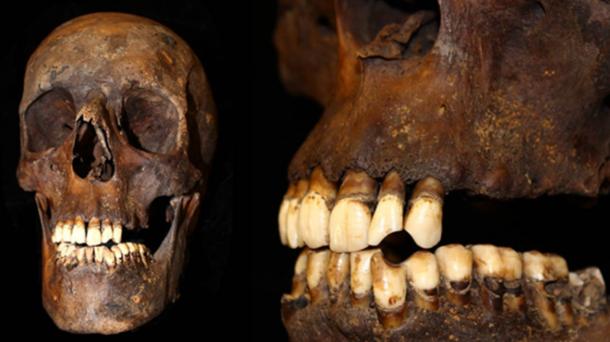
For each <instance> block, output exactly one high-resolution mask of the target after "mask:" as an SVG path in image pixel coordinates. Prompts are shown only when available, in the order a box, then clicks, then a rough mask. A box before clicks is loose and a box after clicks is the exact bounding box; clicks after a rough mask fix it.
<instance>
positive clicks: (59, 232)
mask: <svg viewBox="0 0 610 342" xmlns="http://www.w3.org/2000/svg"><path fill="white" fill-rule="evenodd" d="M63 225H64V223H63V221H57V224H55V229H53V235H52V237H51V241H53V243H60V242H61V240H62V239H63Z"/></svg>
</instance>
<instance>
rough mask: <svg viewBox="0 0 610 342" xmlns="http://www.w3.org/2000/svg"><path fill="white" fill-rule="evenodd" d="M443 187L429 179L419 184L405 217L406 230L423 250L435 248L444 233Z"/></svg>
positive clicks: (434, 180)
mask: <svg viewBox="0 0 610 342" xmlns="http://www.w3.org/2000/svg"><path fill="white" fill-rule="evenodd" d="M443 194H444V192H443V186H442V185H441V183H440V182H439V181H438V180H436V179H434V178H432V177H427V178H425V179H423V180H421V181H419V182H418V183H417V185H416V186H415V189H414V190H413V195H412V196H411V201H410V203H409V209H408V212H407V214H406V215H405V224H404V227H405V230H406V231H407V233H409V234H410V235H411V237H412V238H413V240H414V241H415V243H416V244H417V245H418V246H419V247H421V248H431V247H434V246H435V245H436V244H437V243H438V242H439V241H440V240H441V234H442V232H443V227H442V225H443Z"/></svg>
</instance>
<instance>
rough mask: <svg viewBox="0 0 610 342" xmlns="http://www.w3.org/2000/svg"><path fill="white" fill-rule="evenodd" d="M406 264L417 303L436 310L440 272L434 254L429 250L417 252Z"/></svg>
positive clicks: (421, 306) (422, 306)
mask: <svg viewBox="0 0 610 342" xmlns="http://www.w3.org/2000/svg"><path fill="white" fill-rule="evenodd" d="M404 264H405V267H406V270H407V276H408V279H409V283H410V284H411V286H412V287H413V289H414V290H415V293H416V296H415V302H416V304H417V305H418V306H419V307H420V308H422V309H428V310H436V309H437V308H438V285H439V283H440V273H439V271H438V264H437V262H436V258H435V257H434V254H432V253H431V252H427V251H419V252H415V253H413V255H411V256H410V257H409V259H407V260H406V261H405V262H404Z"/></svg>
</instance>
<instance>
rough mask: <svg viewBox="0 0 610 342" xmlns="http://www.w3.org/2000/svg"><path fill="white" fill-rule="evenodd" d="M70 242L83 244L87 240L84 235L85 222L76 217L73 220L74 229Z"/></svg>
mask: <svg viewBox="0 0 610 342" xmlns="http://www.w3.org/2000/svg"><path fill="white" fill-rule="evenodd" d="M72 240H73V241H74V243H81V244H84V243H85V242H86V240H87V237H86V233H85V222H83V219H82V218H81V217H80V216H77V217H76V219H75V220H74V227H73V228H72Z"/></svg>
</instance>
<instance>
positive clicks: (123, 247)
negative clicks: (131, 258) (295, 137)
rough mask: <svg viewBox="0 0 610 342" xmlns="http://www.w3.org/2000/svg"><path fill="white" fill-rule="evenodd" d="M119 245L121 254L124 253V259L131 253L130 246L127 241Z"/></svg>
mask: <svg viewBox="0 0 610 342" xmlns="http://www.w3.org/2000/svg"><path fill="white" fill-rule="evenodd" d="M117 246H118V247H119V249H120V250H121V254H123V259H125V258H126V257H127V255H129V247H127V244H126V243H120V244H118V245H117Z"/></svg>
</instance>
